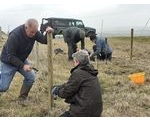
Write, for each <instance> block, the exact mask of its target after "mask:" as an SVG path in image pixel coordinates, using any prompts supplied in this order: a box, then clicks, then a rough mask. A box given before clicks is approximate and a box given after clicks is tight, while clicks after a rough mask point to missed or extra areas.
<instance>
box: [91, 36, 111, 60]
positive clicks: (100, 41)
mask: <svg viewBox="0 0 150 120" xmlns="http://www.w3.org/2000/svg"><path fill="white" fill-rule="evenodd" d="M90 40H91V41H92V42H93V43H94V44H95V45H93V51H94V53H92V54H91V55H90V60H93V61H95V56H97V58H98V59H99V60H109V61H111V58H112V48H111V47H110V46H109V45H108V43H107V38H104V37H102V36H100V37H99V36H96V35H92V36H90Z"/></svg>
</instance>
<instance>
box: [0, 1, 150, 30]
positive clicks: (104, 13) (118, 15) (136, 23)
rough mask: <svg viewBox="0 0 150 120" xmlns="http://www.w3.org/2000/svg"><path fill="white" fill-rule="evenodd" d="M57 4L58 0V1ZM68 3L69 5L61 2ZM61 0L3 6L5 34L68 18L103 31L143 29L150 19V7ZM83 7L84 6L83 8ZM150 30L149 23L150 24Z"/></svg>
mask: <svg viewBox="0 0 150 120" xmlns="http://www.w3.org/2000/svg"><path fill="white" fill-rule="evenodd" d="M55 1H58V0H55ZM62 1H66V2H62ZM92 1H94V2H91V0H90V2H91V3H89V2H87V3H86V2H82V3H80V2H81V0H75V1H73V0H61V2H57V3H55V2H54V3H48V4H33V3H32V4H24V3H18V4H10V3H9V4H8V3H3V4H0V26H2V29H3V30H4V31H5V32H6V31H7V30H8V28H9V30H12V29H13V28H15V27H16V26H18V25H20V24H23V23H24V22H25V20H27V19H28V18H36V19H37V20H38V21H39V23H41V19H42V18H47V17H65V18H77V19H82V20H83V22H84V24H85V26H88V27H94V28H96V29H97V30H98V31H99V30H100V29H101V23H102V20H103V29H115V28H116V29H117V28H122V27H127V28H134V27H141V28H142V27H144V26H145V24H146V22H147V21H148V20H149V19H150V4H106V3H101V2H99V0H92ZM83 4H84V5H83ZM147 27H150V23H148V24H147Z"/></svg>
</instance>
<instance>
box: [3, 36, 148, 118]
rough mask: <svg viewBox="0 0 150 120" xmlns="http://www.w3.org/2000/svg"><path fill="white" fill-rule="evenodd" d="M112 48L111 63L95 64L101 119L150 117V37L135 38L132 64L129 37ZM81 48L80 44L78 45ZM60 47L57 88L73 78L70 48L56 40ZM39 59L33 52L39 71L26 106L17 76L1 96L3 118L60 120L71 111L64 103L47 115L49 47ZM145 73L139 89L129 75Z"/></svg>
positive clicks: (42, 47)
mask: <svg viewBox="0 0 150 120" xmlns="http://www.w3.org/2000/svg"><path fill="white" fill-rule="evenodd" d="M85 41H86V45H85V46H86V48H87V49H89V50H91V48H92V45H93V44H92V42H91V41H90V40H89V39H88V38H86V40H85ZM108 43H109V44H110V46H112V48H113V58H112V61H111V62H109V61H108V62H107V64H106V62H105V61H98V66H97V65H96V63H92V64H93V65H94V66H95V67H96V68H97V67H98V71H99V75H98V77H99V80H100V83H101V86H102V96H103V103H104V110H103V113H102V116H105V117H113V116H116V117H117V116H121V117H123V116H129V117H130V116H147V117H150V37H135V38H134V46H133V48H134V49H133V60H130V37H110V38H108ZM78 46H80V43H79V45H78ZM57 47H60V48H62V49H63V50H64V54H57V55H55V54H54V55H53V68H54V71H53V73H54V84H62V83H64V82H66V81H67V78H68V77H69V76H70V69H71V68H72V67H73V63H72V62H68V61H67V46H66V44H65V43H64V42H63V40H54V41H53V48H54V49H55V48H57ZM38 54H39V58H37V57H36V52H35V51H33V53H32V54H31V56H30V57H29V58H30V59H31V60H32V65H33V66H35V67H37V68H38V69H39V72H38V73H37V80H36V82H35V84H34V86H33V88H32V89H31V92H30V94H29V98H28V100H27V101H26V104H25V105H19V104H18V102H17V100H16V99H17V97H18V94H19V91H20V88H21V84H22V79H23V77H22V76H21V75H20V74H18V73H17V74H16V76H15V78H14V79H13V82H12V84H11V86H10V89H9V90H8V91H7V92H5V93H3V94H2V95H1V96H0V116H59V115H60V114H61V113H62V112H64V111H65V110H67V109H68V108H69V106H68V104H66V103H64V100H63V99H61V98H58V99H57V100H55V101H54V104H55V107H54V108H53V110H52V111H50V114H48V111H49V110H48V108H49V107H48V104H49V101H48V100H49V98H48V90H49V89H48V80H47V78H46V77H47V75H48V72H47V45H41V44H39V51H38ZM136 72H145V83H144V84H143V85H136V84H134V83H132V82H131V81H130V80H129V79H128V75H129V74H131V73H136Z"/></svg>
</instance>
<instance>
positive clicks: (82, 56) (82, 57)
mask: <svg viewBox="0 0 150 120" xmlns="http://www.w3.org/2000/svg"><path fill="white" fill-rule="evenodd" d="M72 57H73V59H75V60H78V61H79V62H80V64H88V63H89V54H88V52H87V51H86V50H79V51H77V52H75V53H73V54H72Z"/></svg>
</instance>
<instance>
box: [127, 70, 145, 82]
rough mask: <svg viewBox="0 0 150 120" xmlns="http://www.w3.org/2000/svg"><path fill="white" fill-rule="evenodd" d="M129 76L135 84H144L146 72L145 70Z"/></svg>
mask: <svg viewBox="0 0 150 120" xmlns="http://www.w3.org/2000/svg"><path fill="white" fill-rule="evenodd" d="M128 77H129V79H130V80H131V81H132V82H133V83H135V84H143V83H144V79H145V73H144V72H140V73H134V74H131V75H129V76H128Z"/></svg>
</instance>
